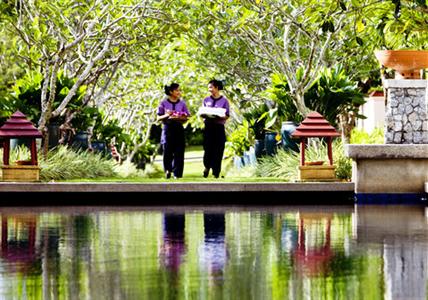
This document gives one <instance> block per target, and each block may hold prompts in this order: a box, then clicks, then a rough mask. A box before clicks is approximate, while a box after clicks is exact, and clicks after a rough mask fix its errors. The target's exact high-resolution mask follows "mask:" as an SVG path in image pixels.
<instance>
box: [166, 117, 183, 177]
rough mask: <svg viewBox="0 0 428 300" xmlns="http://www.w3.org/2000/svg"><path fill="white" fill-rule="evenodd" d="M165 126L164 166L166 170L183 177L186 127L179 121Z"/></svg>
mask: <svg viewBox="0 0 428 300" xmlns="http://www.w3.org/2000/svg"><path fill="white" fill-rule="evenodd" d="M164 126H166V128H165V137H166V140H165V143H164V144H163V168H164V171H165V172H167V171H168V172H173V173H174V176H175V177H178V178H181V177H183V169H184V148H185V142H184V128H183V125H181V124H179V123H177V122H174V123H171V124H165V125H164Z"/></svg>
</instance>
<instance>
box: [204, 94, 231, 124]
mask: <svg viewBox="0 0 428 300" xmlns="http://www.w3.org/2000/svg"><path fill="white" fill-rule="evenodd" d="M203 106H207V107H221V108H225V109H226V116H229V101H228V100H227V98H226V97H225V96H223V95H222V96H220V98H217V99H215V98H214V97H213V96H208V97H206V98H205V99H204V103H203ZM205 122H210V123H217V124H223V125H224V123H226V120H223V119H219V118H215V119H209V118H206V119H205Z"/></svg>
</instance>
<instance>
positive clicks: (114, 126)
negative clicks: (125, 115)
mask: <svg viewBox="0 0 428 300" xmlns="http://www.w3.org/2000/svg"><path fill="white" fill-rule="evenodd" d="M123 131H124V130H123V128H122V127H121V126H119V121H118V120H117V119H109V120H107V121H105V122H103V114H102V113H99V114H98V115H97V118H96V120H95V126H94V132H93V134H94V137H95V138H96V139H97V140H99V141H105V142H106V143H107V144H111V143H112V139H115V143H117V144H120V143H122V142H128V141H129V138H128V137H127V135H126V134H125V133H124V132H123Z"/></svg>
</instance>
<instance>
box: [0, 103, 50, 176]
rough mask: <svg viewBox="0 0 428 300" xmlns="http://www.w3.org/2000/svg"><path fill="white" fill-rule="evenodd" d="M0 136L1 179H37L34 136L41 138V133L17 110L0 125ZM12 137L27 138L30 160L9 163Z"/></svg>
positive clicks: (38, 172) (37, 167)
mask: <svg viewBox="0 0 428 300" xmlns="http://www.w3.org/2000/svg"><path fill="white" fill-rule="evenodd" d="M0 138H1V139H2V140H3V166H2V171H3V181H38V180H39V175H40V168H39V166H38V162H37V146H36V138H42V134H41V133H40V132H39V131H38V130H37V129H36V128H35V127H34V125H33V124H32V123H31V122H30V121H29V120H27V118H26V116H25V115H24V114H23V113H21V112H20V111H17V112H15V113H14V114H13V115H12V116H11V118H10V119H9V120H7V121H6V122H5V124H4V125H3V126H2V127H0ZM12 138H27V139H28V140H29V142H30V153H31V160H28V161H17V162H15V164H10V163H9V156H10V140H11V139H12Z"/></svg>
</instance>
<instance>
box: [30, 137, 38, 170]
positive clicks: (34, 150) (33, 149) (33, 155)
mask: <svg viewBox="0 0 428 300" xmlns="http://www.w3.org/2000/svg"><path fill="white" fill-rule="evenodd" d="M30 153H31V164H32V165H33V166H37V146H36V139H35V138H33V139H31V149H30Z"/></svg>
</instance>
